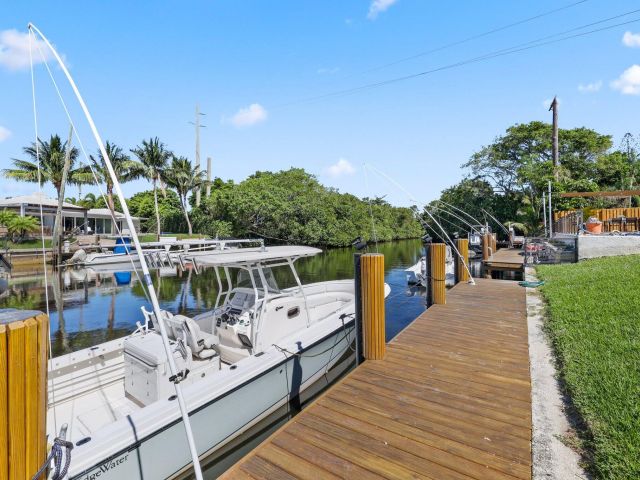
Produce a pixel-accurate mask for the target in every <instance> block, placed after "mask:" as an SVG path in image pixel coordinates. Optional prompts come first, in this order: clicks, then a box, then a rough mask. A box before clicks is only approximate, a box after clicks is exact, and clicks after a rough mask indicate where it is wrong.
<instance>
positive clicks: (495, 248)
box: [491, 233, 498, 255]
mask: <svg viewBox="0 0 640 480" xmlns="http://www.w3.org/2000/svg"><path fill="white" fill-rule="evenodd" d="M497 251H498V234H497V233H492V234H491V254H492V255H493V254H494V253H496V252H497Z"/></svg>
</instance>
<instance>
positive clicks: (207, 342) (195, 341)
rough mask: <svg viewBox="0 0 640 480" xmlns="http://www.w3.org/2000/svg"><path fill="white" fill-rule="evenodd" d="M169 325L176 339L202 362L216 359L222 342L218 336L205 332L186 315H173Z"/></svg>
mask: <svg viewBox="0 0 640 480" xmlns="http://www.w3.org/2000/svg"><path fill="white" fill-rule="evenodd" d="M167 325H170V326H171V330H172V331H173V334H174V338H175V339H176V340H178V339H182V341H183V342H184V343H185V345H187V346H188V347H189V348H190V349H191V353H192V354H193V355H194V356H195V357H197V358H200V359H202V360H204V359H206V358H211V357H214V356H215V355H216V354H217V353H218V352H217V346H218V344H219V343H220V340H219V338H218V336H217V335H214V334H212V333H207V332H203V331H202V330H201V329H200V326H199V325H198V324H197V323H196V322H195V321H194V320H193V319H192V318H189V317H187V316H184V315H173V316H172V317H170V318H168V319H167Z"/></svg>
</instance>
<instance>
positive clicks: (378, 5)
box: [367, 0, 398, 20]
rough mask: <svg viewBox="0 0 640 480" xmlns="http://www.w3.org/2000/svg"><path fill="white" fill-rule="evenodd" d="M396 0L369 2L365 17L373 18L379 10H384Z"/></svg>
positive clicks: (374, 0)
mask: <svg viewBox="0 0 640 480" xmlns="http://www.w3.org/2000/svg"><path fill="white" fill-rule="evenodd" d="M397 1H398V0H373V1H372V2H371V5H369V13H368V14H367V18H368V19H369V20H373V19H375V18H376V17H377V16H378V14H379V13H380V12H384V11H385V10H387V9H388V8H389V7H390V6H391V5H393V4H394V3H396V2H397Z"/></svg>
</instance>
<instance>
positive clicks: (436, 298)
mask: <svg viewBox="0 0 640 480" xmlns="http://www.w3.org/2000/svg"><path fill="white" fill-rule="evenodd" d="M430 257H431V258H430V259H429V260H430V261H429V264H430V265H429V266H430V269H429V274H430V275H429V276H430V281H431V292H432V294H433V298H432V300H433V303H434V304H445V303H447V296H446V291H447V288H446V283H445V281H446V276H447V270H446V258H447V246H446V245H445V244H444V243H433V244H432V245H431V255H430Z"/></svg>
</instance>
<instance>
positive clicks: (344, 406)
mask: <svg viewBox="0 0 640 480" xmlns="http://www.w3.org/2000/svg"><path fill="white" fill-rule="evenodd" d="M221 478H224V479H227V480H228V479H254V480H260V479H293V478H300V479H324V478H327V479H335V478H349V479H356V478H357V479H361V478H362V479H368V478H371V479H381V478H389V479H390V478H430V479H438V480H439V479H469V478H472V479H510V480H513V479H530V478H531V383H530V376H529V354H528V341H527V322H526V305H525V289H524V288H522V287H520V286H518V285H517V284H516V283H515V282H508V281H501V280H483V279H478V280H477V284H476V285H475V286H473V285H469V284H467V283H460V284H458V285H457V286H456V287H454V288H453V289H452V290H451V291H449V292H448V294H447V304H446V305H434V306H433V307H431V308H430V309H428V310H427V311H425V312H424V313H423V314H422V315H420V317H418V318H417V319H416V320H415V321H414V322H413V323H412V324H411V325H410V326H408V327H407V328H406V329H405V330H404V331H402V332H401V333H400V334H399V335H398V336H397V337H396V338H395V339H393V340H392V341H391V342H390V343H389V344H388V345H387V353H386V356H385V358H384V360H369V361H366V362H364V363H363V364H362V365H360V366H359V367H358V368H356V369H355V370H354V371H352V372H351V373H350V374H349V375H347V376H346V377H345V378H343V379H342V380H341V381H339V382H338V383H337V384H336V385H334V386H333V387H331V388H330V389H329V390H328V391H327V392H325V393H324V394H323V395H321V396H320V397H319V398H318V399H317V400H316V401H315V402H313V403H312V404H311V405H310V406H309V407H307V408H306V409H305V410H303V411H302V412H301V413H300V414H298V415H297V416H296V417H294V418H293V419H292V420H291V421H289V422H288V423H287V424H286V425H284V426H283V427H282V428H280V429H279V430H278V431H276V432H275V433H274V434H273V435H272V436H271V437H269V438H268V439H267V440H266V441H265V442H263V443H262V444H261V445H259V446H258V447H257V448H256V449H254V450H253V451H252V452H250V453H249V454H248V455H247V456H245V457H244V458H243V459H242V460H240V461H239V462H238V463H236V464H235V465H234V466H233V467H231V469H229V470H228V471H227V472H226V473H225V474H224V475H223V476H222V477H221Z"/></svg>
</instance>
